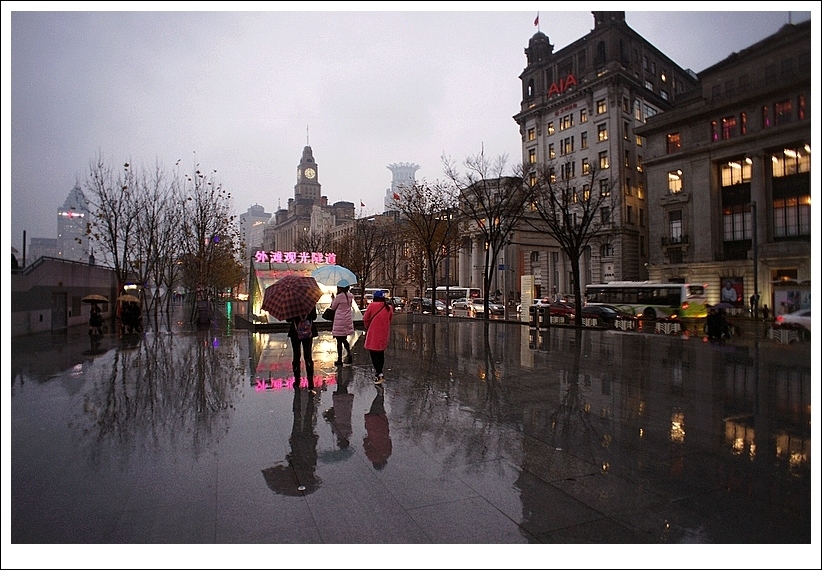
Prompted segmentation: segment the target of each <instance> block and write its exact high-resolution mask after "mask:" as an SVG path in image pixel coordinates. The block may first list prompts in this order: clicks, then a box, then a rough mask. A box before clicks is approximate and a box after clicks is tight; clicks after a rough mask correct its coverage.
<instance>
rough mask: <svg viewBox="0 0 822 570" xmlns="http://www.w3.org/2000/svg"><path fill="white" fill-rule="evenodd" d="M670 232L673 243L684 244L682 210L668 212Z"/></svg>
mask: <svg viewBox="0 0 822 570" xmlns="http://www.w3.org/2000/svg"><path fill="white" fill-rule="evenodd" d="M668 232H669V234H670V236H669V237H670V238H671V241H670V242H671V243H682V210H672V211H670V212H668Z"/></svg>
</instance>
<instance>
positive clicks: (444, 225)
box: [393, 180, 460, 312]
mask: <svg viewBox="0 0 822 570" xmlns="http://www.w3.org/2000/svg"><path fill="white" fill-rule="evenodd" d="M397 195H398V196H399V198H396V197H395V199H394V206H393V207H394V209H395V210H397V211H399V212H400V214H401V217H402V221H403V223H405V224H407V226H408V229H409V234H408V235H409V239H410V242H411V243H412V244H415V245H416V246H417V248H418V250H419V251H421V252H422V255H423V256H424V259H425V270H426V271H425V273H426V274H427V275H425V276H424V278H427V280H428V282H429V284H430V287H431V291H432V295H431V296H432V298H433V300H434V301H436V290H437V268H438V267H439V265H440V262H442V260H444V259H445V257H446V256H447V255H450V254H451V252H452V251H453V249H454V248H455V246H456V243H457V242H458V240H459V238H460V221H459V218H458V217H457V216H453V215H452V212H455V211H456V209H457V206H456V198H457V196H456V193H455V191H454V187H453V186H452V185H451V184H448V183H445V182H440V181H437V182H434V183H432V184H429V183H428V182H426V181H425V180H423V181H422V182H415V183H414V184H412V185H409V186H403V187H402V188H401V189H400V190H399V193H398V194H397ZM424 280H425V279H423V281H424ZM422 291H423V296H425V288H424V287H422ZM435 312H436V311H435Z"/></svg>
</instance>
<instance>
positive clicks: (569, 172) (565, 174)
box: [560, 161, 576, 180]
mask: <svg viewBox="0 0 822 570" xmlns="http://www.w3.org/2000/svg"><path fill="white" fill-rule="evenodd" d="M575 165H576V163H575V162H574V161H571V162H566V163H565V164H563V165H561V169H560V174H561V175H562V179H563V180H568V179H569V178H573V177H574V176H576V168H575Z"/></svg>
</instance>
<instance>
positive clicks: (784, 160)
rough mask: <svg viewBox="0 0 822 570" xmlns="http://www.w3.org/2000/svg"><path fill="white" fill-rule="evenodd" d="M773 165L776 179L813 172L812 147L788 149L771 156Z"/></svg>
mask: <svg viewBox="0 0 822 570" xmlns="http://www.w3.org/2000/svg"><path fill="white" fill-rule="evenodd" d="M771 165H772V172H773V177H774V178H782V177H783V176H791V175H793V174H798V173H802V172H810V171H811V147H810V146H809V145H805V146H804V147H803V148H786V149H783V150H782V152H779V153H775V154H772V155H771Z"/></svg>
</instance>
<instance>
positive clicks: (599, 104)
mask: <svg viewBox="0 0 822 570" xmlns="http://www.w3.org/2000/svg"><path fill="white" fill-rule="evenodd" d="M607 110H608V107H607V106H606V104H605V99H600V100H599V101H597V115H601V114H602V113H604V112H605V111H607Z"/></svg>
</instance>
